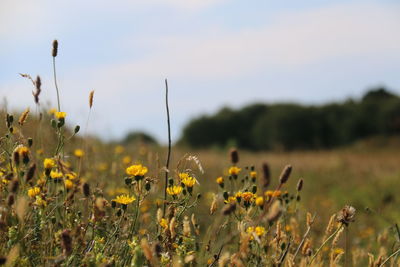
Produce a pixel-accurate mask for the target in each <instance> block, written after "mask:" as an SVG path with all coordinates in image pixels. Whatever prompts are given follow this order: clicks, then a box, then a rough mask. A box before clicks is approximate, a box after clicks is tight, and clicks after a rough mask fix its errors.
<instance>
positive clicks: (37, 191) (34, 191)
mask: <svg viewBox="0 0 400 267" xmlns="http://www.w3.org/2000/svg"><path fill="white" fill-rule="evenodd" d="M39 194H40V188H39V187H37V186H35V187H32V188H29V189H28V196H29V197H30V198H35V197H36V196H37V195H39Z"/></svg>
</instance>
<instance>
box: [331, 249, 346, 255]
mask: <svg viewBox="0 0 400 267" xmlns="http://www.w3.org/2000/svg"><path fill="white" fill-rule="evenodd" d="M333 253H334V254H337V255H339V254H343V253H344V250H343V249H342V248H335V249H334V250H333Z"/></svg>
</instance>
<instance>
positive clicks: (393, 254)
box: [379, 248, 400, 267]
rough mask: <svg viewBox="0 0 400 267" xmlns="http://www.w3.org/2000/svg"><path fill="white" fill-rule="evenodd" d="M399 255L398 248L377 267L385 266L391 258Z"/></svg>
mask: <svg viewBox="0 0 400 267" xmlns="http://www.w3.org/2000/svg"><path fill="white" fill-rule="evenodd" d="M399 253H400V248H399V249H398V250H396V251H395V252H393V253H392V254H390V256H389V257H387V258H386V260H384V261H383V262H382V263H381V265H379V267H381V266H383V265H385V264H386V263H387V262H388V261H389V260H390V259H391V258H393V257H394V256H396V255H397V254H399Z"/></svg>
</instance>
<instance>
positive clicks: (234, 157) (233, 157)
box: [230, 148, 239, 165]
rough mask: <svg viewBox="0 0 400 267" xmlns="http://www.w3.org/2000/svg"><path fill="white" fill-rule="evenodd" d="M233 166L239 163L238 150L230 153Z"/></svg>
mask: <svg viewBox="0 0 400 267" xmlns="http://www.w3.org/2000/svg"><path fill="white" fill-rule="evenodd" d="M230 156H231V162H232V164H234V165H235V164H237V163H238V162H239V153H238V151H237V149H236V148H232V149H231V152H230Z"/></svg>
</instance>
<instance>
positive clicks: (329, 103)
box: [0, 0, 400, 150]
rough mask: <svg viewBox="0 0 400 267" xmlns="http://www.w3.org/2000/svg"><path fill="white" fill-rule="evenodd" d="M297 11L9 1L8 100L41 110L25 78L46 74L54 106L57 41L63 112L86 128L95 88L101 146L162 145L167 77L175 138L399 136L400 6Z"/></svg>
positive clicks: (211, 142)
mask: <svg viewBox="0 0 400 267" xmlns="http://www.w3.org/2000/svg"><path fill="white" fill-rule="evenodd" d="M301 2H303V3H300V2H299V1H295V0H293V1H284V2H279V1H278V2H277V1H253V2H252V3H248V2H243V1H235V0H233V1H230V0H189V1H188V0H150V1H149V0H148V1H136V0H135V1H117V2H115V1H113V2H111V1H103V0H100V1H84V2H83V1H77V0H71V1H50V0H38V1H18V0H17V1H16V0H2V1H1V3H0V40H1V41H0V42H1V45H0V62H1V64H0V94H1V96H2V97H3V98H4V99H6V100H7V105H8V108H9V109H11V110H22V109H25V108H27V107H29V106H30V107H31V108H32V109H34V102H33V98H32V96H31V91H32V89H33V88H32V84H31V83H30V82H29V81H28V80H26V79H24V78H22V77H21V76H20V75H19V73H27V74H30V75H31V76H32V77H36V75H40V76H41V77H42V84H43V85H42V94H41V102H42V103H47V107H48V108H51V107H55V104H56V95H55V88H54V85H53V80H52V57H51V42H52V41H53V40H54V39H58V41H59V54H58V56H57V72H58V80H59V81H58V82H59V87H60V91H61V99H62V103H61V106H62V109H63V111H65V112H67V113H68V122H69V123H70V124H71V125H73V124H79V125H83V124H85V121H86V116H87V113H88V106H87V95H88V94H89V91H91V90H95V103H94V107H93V114H92V116H91V120H90V125H89V127H88V131H89V132H90V133H92V134H95V135H96V136H98V137H99V138H101V139H102V140H106V141H109V140H123V139H126V138H127V137H128V135H129V134H130V133H131V137H132V132H137V131H140V132H145V133H146V134H148V135H150V136H151V137H152V138H154V139H155V140H157V142H160V143H164V144H165V142H166V140H167V135H166V120H165V107H164V79H165V78H168V80H169V85H170V107H171V117H172V120H171V126H172V137H173V141H174V142H180V143H186V144H189V145H191V146H195V147H205V146H206V147H208V146H231V145H236V146H239V147H242V148H245V149H251V150H254V149H257V150H259V149H262V150H264V149H284V150H291V149H308V148H311V149H315V148H332V147H335V146H341V145H347V144H351V143H353V142H355V141H358V140H360V139H363V138H365V137H370V136H378V135H379V136H393V135H395V134H397V133H398V132H399V131H400V118H399V116H400V107H399V98H398V95H399V94H400V76H399V75H398V71H399V69H400V35H399V34H398V29H399V28H400V4H399V3H398V1H390V0H379V1H374V0H363V1H357V0H354V1H353V0H352V1H349V0H346V1H341V0H336V1H332V0H330V1H325V0H318V1H317V0H310V1H306V2H304V1H301ZM282 103H284V104H283V105H281V104H282ZM289 103H290V104H289ZM204 115H206V116H204ZM267 129H270V131H267ZM128 138H129V137H128Z"/></svg>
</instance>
